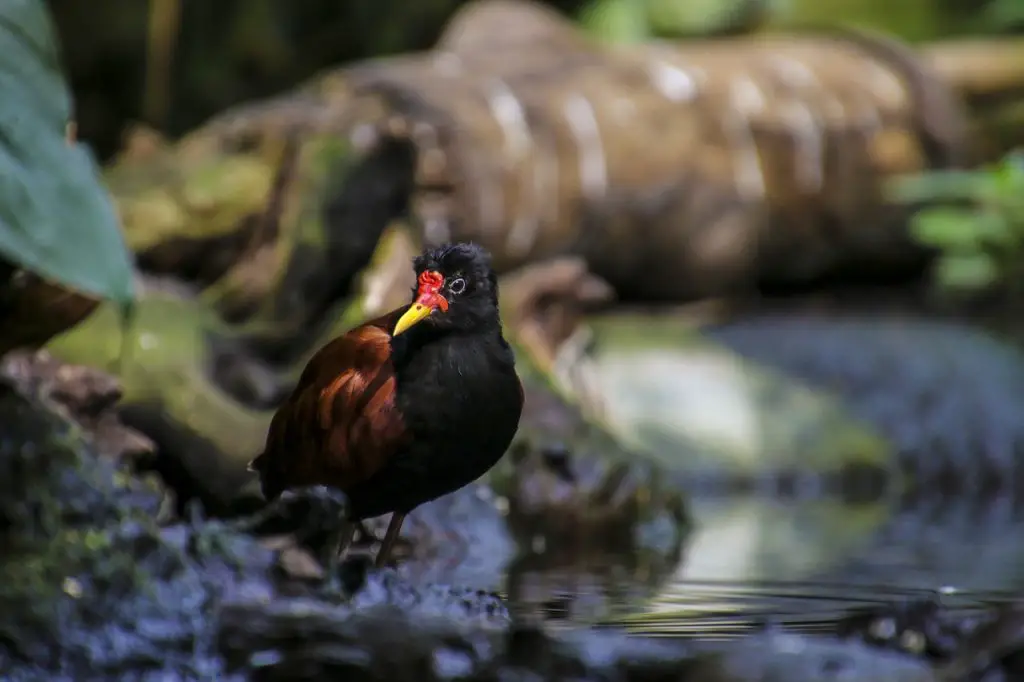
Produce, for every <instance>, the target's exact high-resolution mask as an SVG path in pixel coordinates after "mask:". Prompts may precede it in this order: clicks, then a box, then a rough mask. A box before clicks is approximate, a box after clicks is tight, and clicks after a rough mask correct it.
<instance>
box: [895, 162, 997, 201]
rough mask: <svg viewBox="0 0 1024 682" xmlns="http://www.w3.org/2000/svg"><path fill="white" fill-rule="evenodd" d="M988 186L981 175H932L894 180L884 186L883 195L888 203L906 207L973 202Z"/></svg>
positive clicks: (985, 178) (972, 172) (957, 172)
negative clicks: (891, 202) (918, 204)
mask: <svg viewBox="0 0 1024 682" xmlns="http://www.w3.org/2000/svg"><path fill="white" fill-rule="evenodd" d="M991 184H992V181H991V178H990V177H989V174H988V173H986V172H984V171H974V170H970V171H960V170H957V171H935V172H931V173H920V174H913V175H901V176H897V177H894V178H892V179H891V180H890V181H889V182H888V183H886V187H885V194H886V196H887V198H888V199H890V200H891V201H897V202H900V203H907V204H912V203H918V202H929V201H957V200H973V199H977V198H979V197H980V196H982V195H983V194H985V192H986V188H987V187H988V186H989V185H991Z"/></svg>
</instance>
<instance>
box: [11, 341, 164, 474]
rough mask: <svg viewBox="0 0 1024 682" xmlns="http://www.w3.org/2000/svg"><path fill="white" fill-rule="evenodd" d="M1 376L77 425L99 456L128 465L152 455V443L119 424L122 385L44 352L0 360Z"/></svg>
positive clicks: (14, 355) (20, 352) (102, 373)
mask: <svg viewBox="0 0 1024 682" xmlns="http://www.w3.org/2000/svg"><path fill="white" fill-rule="evenodd" d="M0 375H2V376H4V377H6V378H7V379H9V380H11V381H13V382H15V384H17V385H18V386H20V387H21V389H22V390H23V391H28V392H30V393H33V394H38V395H39V396H40V398H41V399H42V400H44V401H47V402H48V403H49V404H50V405H51V406H53V407H54V408H55V409H59V410H60V411H61V412H62V413H63V414H64V415H65V416H66V417H68V418H70V419H72V420H74V421H75V422H77V424H78V425H79V426H80V427H82V428H83V429H84V430H85V431H86V432H87V433H88V434H89V439H90V441H91V443H92V445H93V447H95V448H96V450H97V452H99V453H101V454H103V455H106V456H108V457H112V458H113V459H114V460H115V461H122V460H127V462H128V463H129V464H131V463H132V462H137V461H138V460H139V459H141V458H143V457H144V456H152V455H153V454H154V451H155V449H156V447H155V445H154V444H153V441H151V440H150V439H149V438H147V437H146V436H144V435H142V434H141V433H139V432H138V431H136V430H135V429H131V428H128V427H126V426H125V425H124V424H123V423H121V420H120V416H119V415H118V412H117V406H116V404H117V402H118V401H119V400H120V399H121V394H122V391H121V385H120V382H119V381H118V380H117V379H115V378H114V377H113V376H111V375H110V374H107V373H105V372H102V371H100V370H97V369H93V368H92V367H85V366H82V365H69V364H65V363H63V362H60V361H59V360H57V359H56V358H54V357H53V356H52V355H50V354H49V353H47V352H46V351H37V352H35V353H30V352H27V351H16V352H12V353H8V354H7V355H5V356H4V357H3V358H2V359H0Z"/></svg>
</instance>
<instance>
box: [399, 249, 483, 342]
mask: <svg viewBox="0 0 1024 682" xmlns="http://www.w3.org/2000/svg"><path fill="white" fill-rule="evenodd" d="M413 268H414V269H415V271H416V288H415V290H414V291H413V301H412V305H411V306H409V309H408V310H406V311H405V313H403V314H402V316H401V317H400V318H399V319H398V322H397V323H396V324H395V329H394V331H393V332H392V335H393V336H398V335H399V334H402V333H404V332H406V331H408V330H409V329H410V328H412V327H413V326H417V325H421V324H426V325H430V326H431V327H433V328H435V329H438V330H450V331H456V330H458V331H474V330H477V329H480V328H482V327H486V326H488V325H494V324H498V323H499V322H500V320H499V316H498V278H497V276H496V275H495V274H494V269H493V268H492V267H491V256H490V254H488V253H487V251H486V250H485V249H484V248H483V247H481V246H478V245H476V244H468V243H458V244H445V245H444V246H439V247H437V248H435V249H431V250H429V251H427V252H425V253H424V254H423V255H421V256H418V257H417V258H416V259H415V260H414V261H413Z"/></svg>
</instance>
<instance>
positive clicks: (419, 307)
mask: <svg viewBox="0 0 1024 682" xmlns="http://www.w3.org/2000/svg"><path fill="white" fill-rule="evenodd" d="M432 312H434V309H433V308H431V307H429V306H425V305H423V304H422V303H413V304H412V305H411V306H409V309H408V310H406V311H405V312H404V313H402V316H401V317H400V318H398V322H396V323H395V330H394V331H393V332H391V336H398V335H399V334H401V333H402V332H404V331H408V330H409V328H410V327H412V326H413V325H416V324H419V323H420V322H422V321H423V320H425V319H427V318H428V317H430V313H432Z"/></svg>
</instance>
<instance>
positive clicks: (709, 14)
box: [579, 0, 773, 43]
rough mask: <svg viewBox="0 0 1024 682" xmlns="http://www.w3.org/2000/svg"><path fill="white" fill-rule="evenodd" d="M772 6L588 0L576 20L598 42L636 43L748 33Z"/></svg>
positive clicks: (738, 0)
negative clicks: (654, 39) (653, 39)
mask: <svg viewBox="0 0 1024 682" xmlns="http://www.w3.org/2000/svg"><path fill="white" fill-rule="evenodd" d="M772 4H773V3H772V0H592V2H591V3H590V4H589V5H587V7H585V8H584V9H583V11H582V12H580V15H579V20H580V23H581V24H582V25H583V27H584V28H585V29H586V30H587V31H588V32H590V33H591V34H592V35H594V36H595V37H597V38H598V39H600V40H604V41H607V42H613V43H636V42H641V41H644V40H649V39H651V38H678V37H685V36H710V35H722V34H731V33H738V32H743V31H747V30H751V29H753V28H754V27H756V25H757V24H758V23H760V21H761V20H762V19H763V18H764V16H765V15H766V14H767V13H768V12H769V11H770V9H771V5H772Z"/></svg>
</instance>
